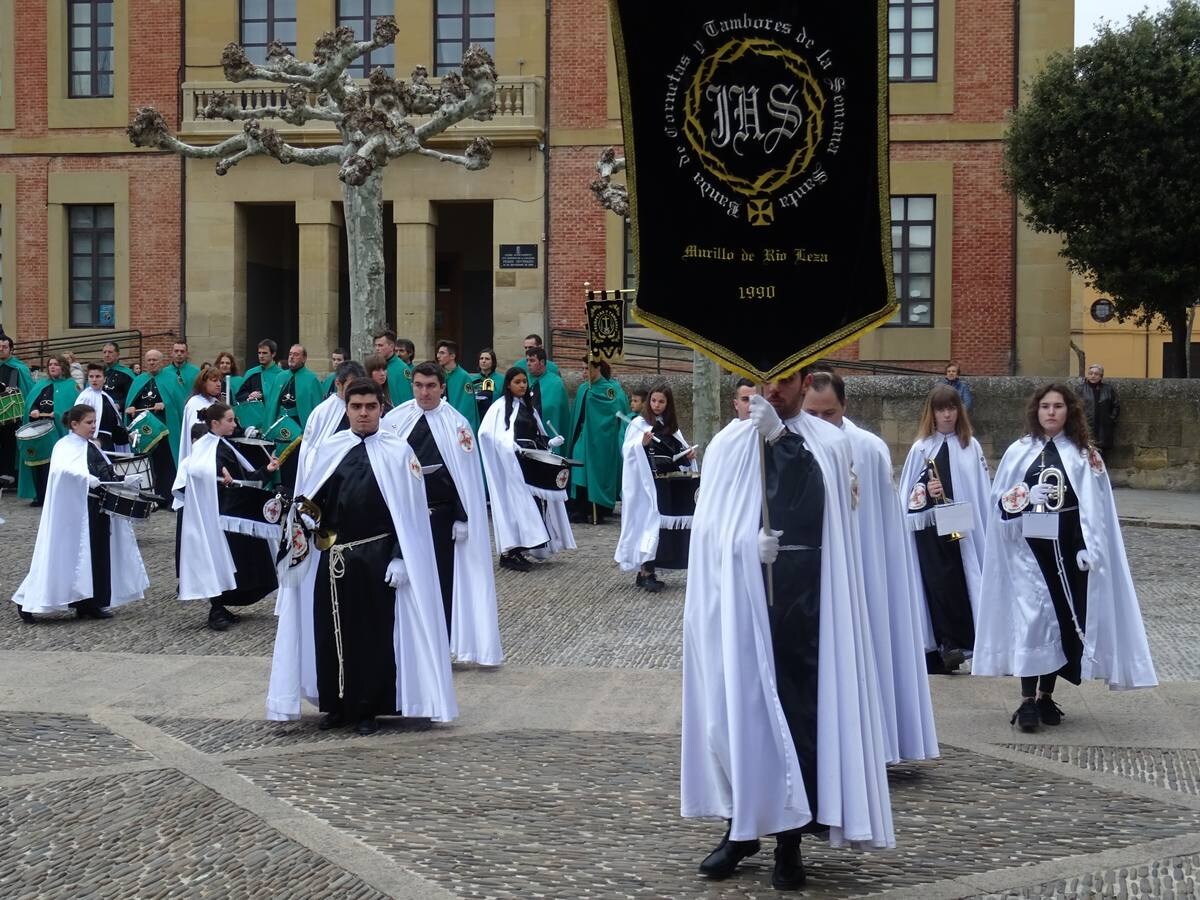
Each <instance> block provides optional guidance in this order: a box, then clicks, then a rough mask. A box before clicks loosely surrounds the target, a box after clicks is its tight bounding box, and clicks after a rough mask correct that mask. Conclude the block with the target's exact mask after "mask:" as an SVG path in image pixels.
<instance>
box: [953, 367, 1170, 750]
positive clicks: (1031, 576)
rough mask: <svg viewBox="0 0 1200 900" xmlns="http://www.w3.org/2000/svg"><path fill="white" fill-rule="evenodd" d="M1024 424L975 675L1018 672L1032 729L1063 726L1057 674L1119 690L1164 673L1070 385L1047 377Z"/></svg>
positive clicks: (996, 490) (993, 528)
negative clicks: (1157, 669)
mask: <svg viewBox="0 0 1200 900" xmlns="http://www.w3.org/2000/svg"><path fill="white" fill-rule="evenodd" d="M1025 426H1026V429H1027V432H1028V433H1027V434H1026V435H1025V436H1024V437H1022V438H1021V439H1020V440H1018V441H1016V442H1014V443H1013V444H1012V445H1011V446H1009V448H1008V450H1006V451H1005V453H1004V458H1003V459H1002V460H1001V461H1000V467H999V469H998V470H997V471H996V481H995V485H994V487H993V489H992V502H991V504H990V505H989V509H988V516H989V517H990V518H991V520H992V523H991V525H990V526H989V528H988V535H987V554H986V556H985V559H984V568H983V577H984V588H983V596H982V599H981V602H980V609H979V620H978V621H979V626H978V628H977V630H976V638H975V661H974V664H973V666H972V671H973V674H975V675H1018V676H1020V677H1021V705H1020V707H1019V708H1018V709H1017V711H1016V712H1015V713H1014V714H1013V721H1014V722H1016V724H1018V725H1019V726H1020V727H1021V729H1022V730H1025V731H1033V730H1035V729H1036V728H1037V727H1038V725H1058V724H1060V723H1061V722H1062V718H1063V712H1062V709H1061V708H1059V706H1058V704H1056V703H1055V702H1054V699H1053V696H1052V695H1053V691H1054V685H1055V682H1056V680H1057V678H1058V677H1062V678H1065V679H1066V680H1067V681H1069V682H1071V683H1072V684H1079V683H1080V682H1081V681H1082V680H1083V679H1085V678H1087V679H1091V678H1097V679H1103V680H1104V681H1107V682H1108V684H1109V687H1110V688H1113V689H1114V690H1122V689H1128V688H1141V687H1153V686H1154V685H1155V684H1157V683H1158V680H1157V678H1156V676H1155V673H1154V664H1153V663H1152V662H1151V660H1150V648H1149V645H1148V644H1147V642H1146V630H1145V628H1144V626H1143V624H1142V614H1141V611H1140V610H1139V608H1138V600H1137V594H1136V593H1135V592H1134V588H1133V579H1132V577H1131V576H1130V573H1129V562H1128V560H1127V559H1126V557H1125V544H1124V542H1123V541H1122V539H1121V526H1120V524H1119V522H1118V520H1117V510H1116V505H1115V504H1114V502H1113V495H1112V485H1111V484H1110V483H1109V480H1108V472H1107V471H1106V470H1105V468H1104V461H1103V460H1102V459H1101V458H1100V454H1099V453H1097V452H1096V450H1095V448H1094V447H1091V446H1090V445H1089V443H1088V433H1087V422H1086V420H1085V418H1084V414H1083V403H1082V402H1081V401H1080V400H1079V398H1078V397H1077V396H1076V395H1075V393H1074V391H1072V390H1071V389H1070V388H1069V387H1067V386H1066V385H1064V384H1047V385H1044V386H1043V387H1042V388H1040V389H1039V390H1038V391H1037V392H1035V393H1034V395H1033V396H1032V397H1031V398H1030V401H1029V404H1028V406H1027V407H1026V410H1025ZM1047 511H1048V512H1050V513H1051V514H1052V516H1053V518H1050V517H1047V515H1046V512H1047ZM1037 513H1041V515H1037ZM1039 521H1040V522H1042V523H1043V527H1042V528H1038V527H1037V523H1038V522H1039ZM1036 535H1045V536H1041V537H1039V536H1036ZM1051 535H1052V536H1051Z"/></svg>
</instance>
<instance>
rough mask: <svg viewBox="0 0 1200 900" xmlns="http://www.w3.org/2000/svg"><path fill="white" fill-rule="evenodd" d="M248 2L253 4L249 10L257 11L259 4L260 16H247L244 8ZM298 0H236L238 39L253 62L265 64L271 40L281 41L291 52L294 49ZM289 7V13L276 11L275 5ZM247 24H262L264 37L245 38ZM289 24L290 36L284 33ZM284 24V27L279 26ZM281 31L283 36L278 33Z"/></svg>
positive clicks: (286, 31)
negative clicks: (257, 39)
mask: <svg viewBox="0 0 1200 900" xmlns="http://www.w3.org/2000/svg"><path fill="white" fill-rule="evenodd" d="M248 4H254V6H253V7H252V8H251V12H254V13H257V12H258V8H259V5H260V4H261V8H262V11H263V15H262V16H258V15H255V16H253V17H247V14H246V9H247V5H248ZM298 5H299V0H238V40H239V41H240V42H241V45H242V48H243V49H244V50H245V51H246V55H247V56H248V57H250V59H251V60H252V61H253V62H256V63H259V64H265V63H266V61H267V46H268V45H269V44H270V43H271V41H281V42H282V43H284V44H287V46H288V47H290V48H291V50H292V52H295V50H296V25H297V19H298V15H297V7H298ZM278 6H284V7H285V10H284V12H286V7H290V9H291V15H290V16H289V15H285V14H283V13H276V7H278ZM247 25H262V26H264V28H265V37H264V38H263V39H262V40H261V41H247V40H246V26H247ZM289 25H290V26H291V29H290V31H291V38H290V39H289V38H287V37H286V35H287V33H288V31H289V29H288V28H287V27H286V26H289ZM280 26H284V27H282V28H281V27H280ZM281 31H282V33H283V35H284V36H281V35H280V32H281Z"/></svg>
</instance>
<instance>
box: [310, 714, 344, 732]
mask: <svg viewBox="0 0 1200 900" xmlns="http://www.w3.org/2000/svg"><path fill="white" fill-rule="evenodd" d="M345 724H346V717H345V716H344V715H342V714H341V713H340V712H327V713H325V715H324V716H322V717H321V721H320V722H318V723H317V727H318V728H319V729H321V730H322V731H329V730H330V729H331V728H341V727H342V726H343V725H345Z"/></svg>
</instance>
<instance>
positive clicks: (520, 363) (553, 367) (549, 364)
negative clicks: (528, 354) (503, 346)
mask: <svg viewBox="0 0 1200 900" xmlns="http://www.w3.org/2000/svg"><path fill="white" fill-rule="evenodd" d="M513 365H514V366H516V367H517V368H518V369H524V370H525V371H526V372H528V371H529V360H527V359H526V358H525V357H523V356H522V357H521V358H520V359H518V360H517V361H516V362H515V363H513ZM497 371H500V370H497ZM546 371H547V372H549V373H550V374H551V375H557V374H558V363H556V362H555V361H554V360H552V359H547V360H546Z"/></svg>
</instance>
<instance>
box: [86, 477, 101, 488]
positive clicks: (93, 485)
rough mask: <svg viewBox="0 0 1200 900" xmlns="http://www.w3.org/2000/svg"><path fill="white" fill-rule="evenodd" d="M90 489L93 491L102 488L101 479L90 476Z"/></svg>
mask: <svg viewBox="0 0 1200 900" xmlns="http://www.w3.org/2000/svg"><path fill="white" fill-rule="evenodd" d="M88 487H89V488H93V489H94V488H98V487H100V479H99V478H97V477H96V476H95V475H89V476H88Z"/></svg>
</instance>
